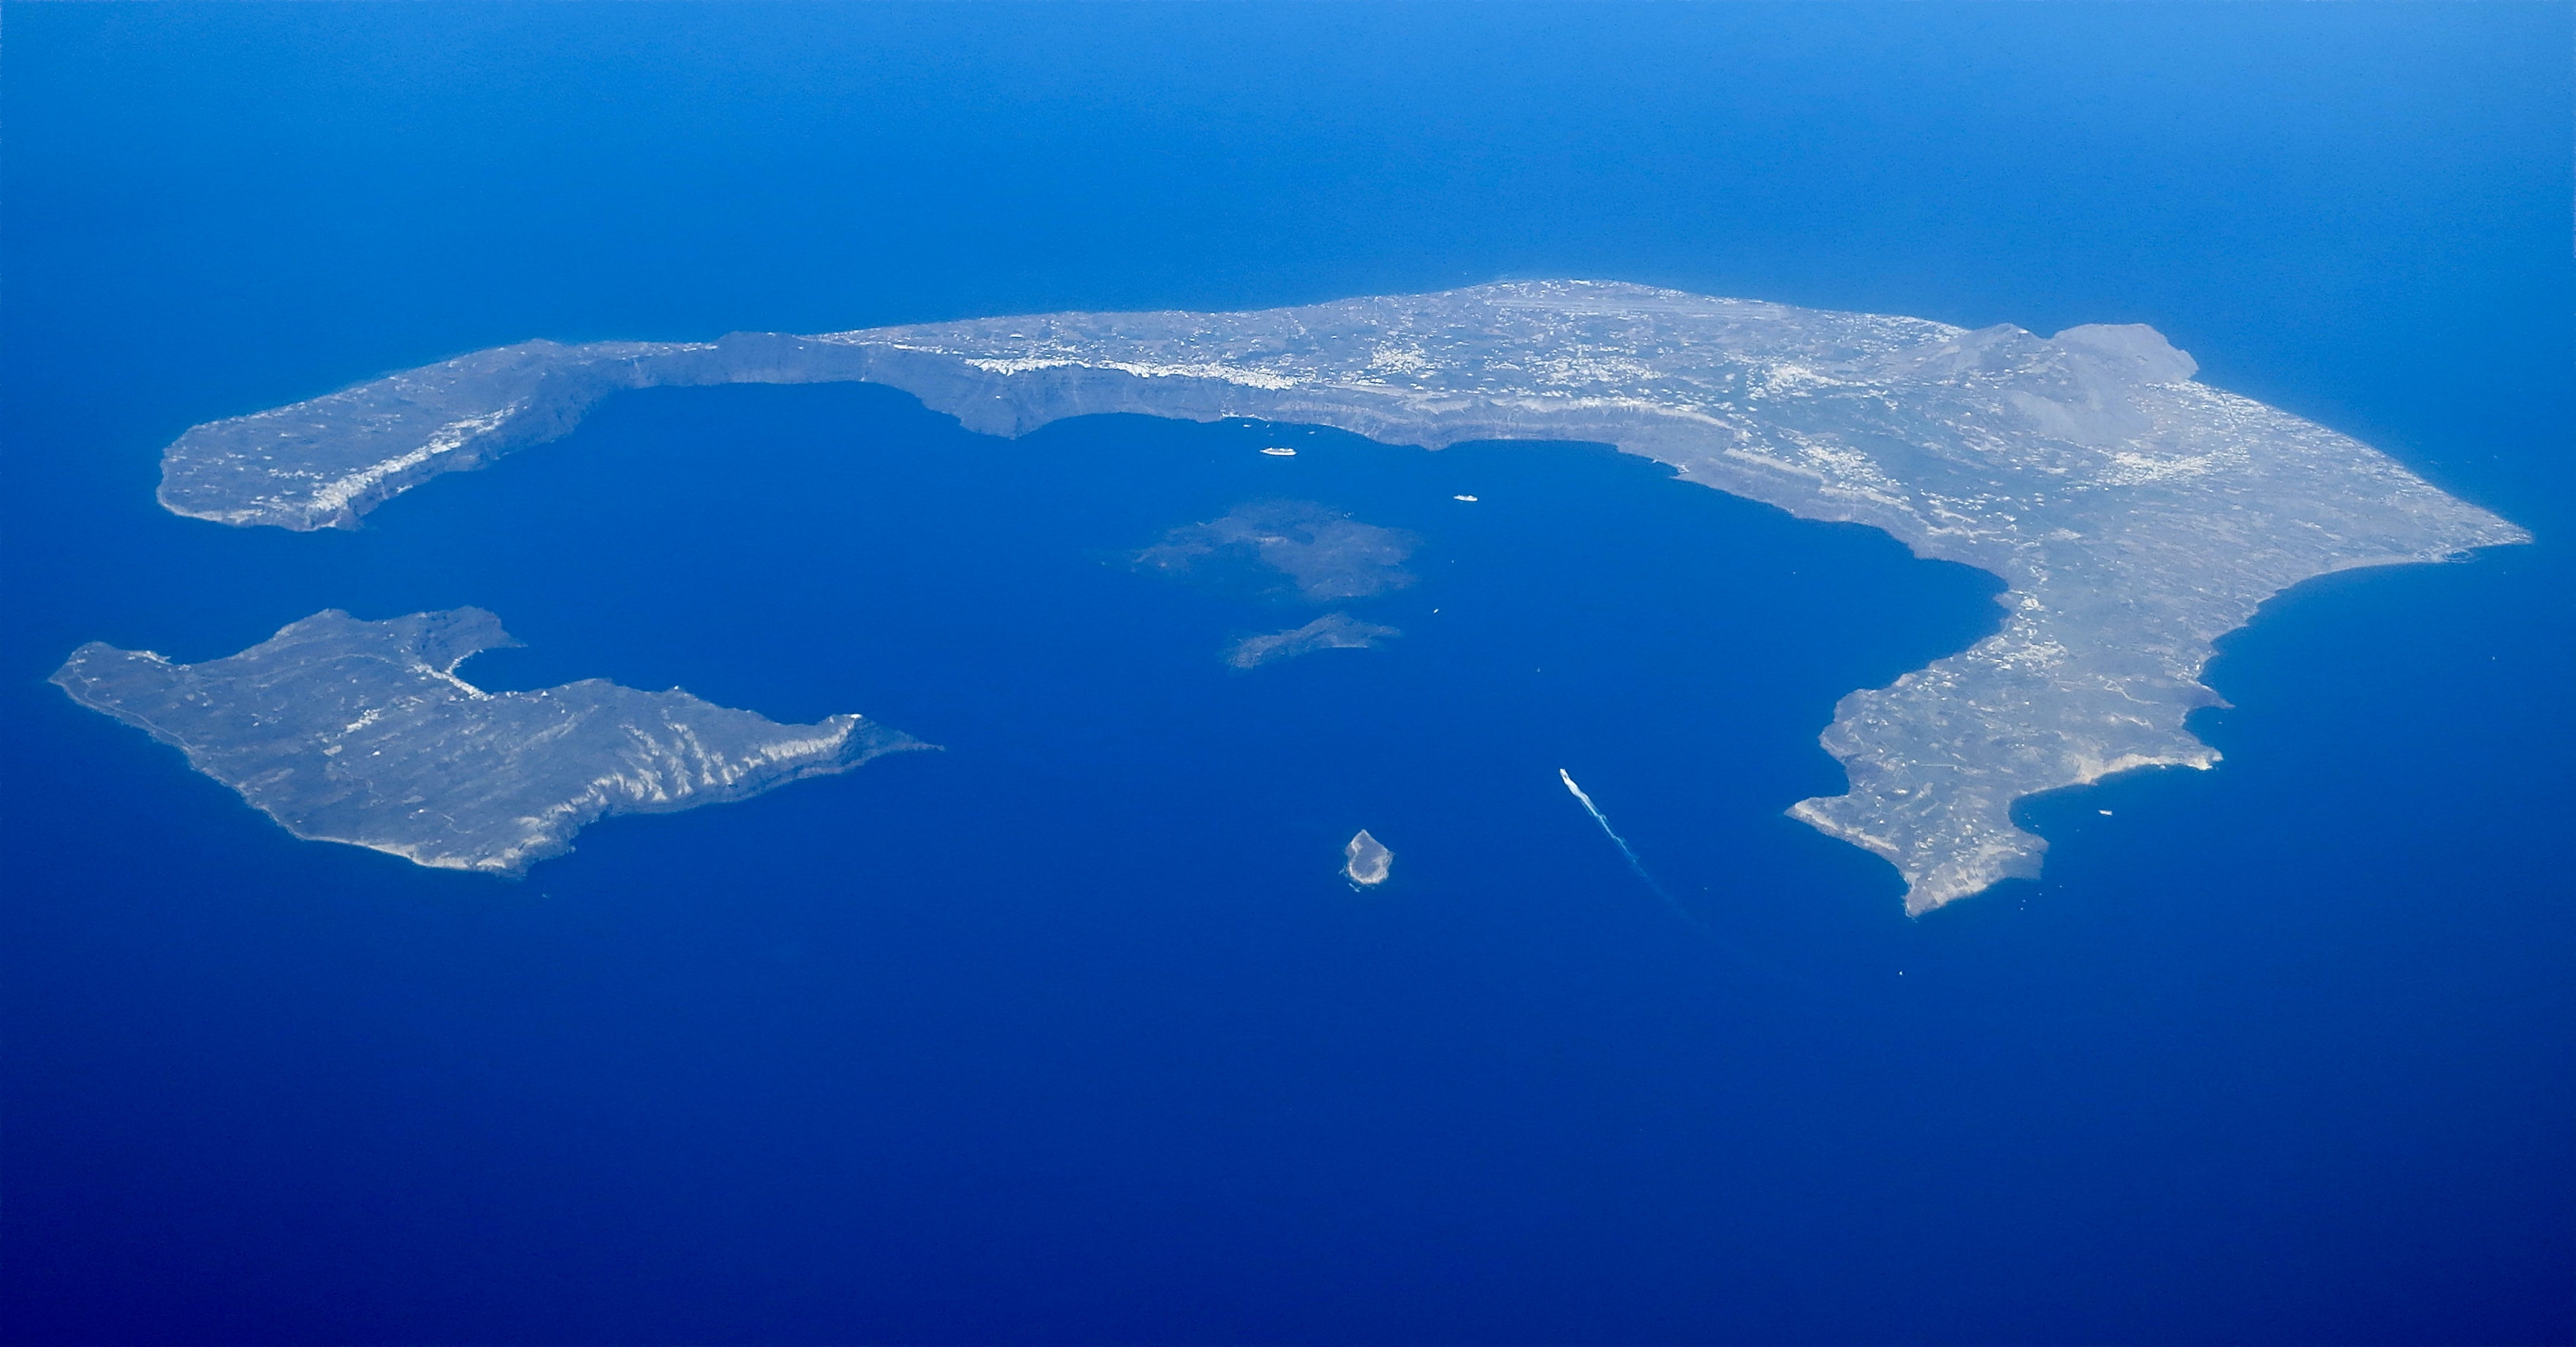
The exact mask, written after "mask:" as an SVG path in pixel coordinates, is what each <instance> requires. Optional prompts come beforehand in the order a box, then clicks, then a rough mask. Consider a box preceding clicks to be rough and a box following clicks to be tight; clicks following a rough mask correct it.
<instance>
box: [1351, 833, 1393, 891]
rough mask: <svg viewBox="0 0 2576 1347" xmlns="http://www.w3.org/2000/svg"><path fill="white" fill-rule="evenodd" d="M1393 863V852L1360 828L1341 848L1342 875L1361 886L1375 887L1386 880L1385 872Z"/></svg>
mask: <svg viewBox="0 0 2576 1347" xmlns="http://www.w3.org/2000/svg"><path fill="white" fill-rule="evenodd" d="M1394 865H1395V853H1394V852H1392V851H1389V850H1387V849H1386V844H1385V843H1383V842H1380V841H1378V840H1377V839H1376V838H1374V837H1371V836H1369V830H1368V829H1366V828H1362V829H1360V830H1359V833H1358V834H1357V835H1356V836H1354V837H1352V838H1351V840H1350V842H1349V844H1347V845H1345V846H1344V847H1343V848H1342V876H1343V877H1344V878H1346V879H1348V880H1350V881H1351V882H1352V883H1353V884H1357V885H1359V886H1360V887H1362V888H1370V889H1373V888H1376V887H1377V886H1378V885H1380V884H1383V883H1385V882H1386V872H1387V871H1388V870H1389V869H1391V868H1392V867H1393V866H1394Z"/></svg>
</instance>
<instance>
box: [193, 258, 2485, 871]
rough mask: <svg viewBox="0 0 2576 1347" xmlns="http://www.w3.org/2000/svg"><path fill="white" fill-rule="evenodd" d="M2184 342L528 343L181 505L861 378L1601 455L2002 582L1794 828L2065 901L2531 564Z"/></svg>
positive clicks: (335, 495) (378, 383) (1552, 290)
mask: <svg viewBox="0 0 2576 1347" xmlns="http://www.w3.org/2000/svg"><path fill="white" fill-rule="evenodd" d="M2196 370H2197V367H2196V366H2195V365H2194V363H2193V362H2192V360H2191V358H2190V357H2189V356H2187V355H2185V354H2183V353H2182V352H2180V351H2178V350H2175V349H2174V348H2173V347H2172V346H2171V345H2169V344H2167V343H2166V341H2165V339H2164V338H2163V337H2162V336H2161V335H2159V334H2158V333H2156V332H2155V331H2154V330H2153V329H2151V328H2147V327H2139V326H2087V327H2076V328H2069V329H2068V330H2066V331H2064V332H2060V333H2058V334H2057V335H2055V336H2054V337H2039V336H2035V335H2033V334H2031V333H2029V332H2025V331H2023V330H2022V329H2020V328H2017V327H2011V326H1999V327H1990V328H1985V329H1982V330H1978V331H1968V330H1965V329H1961V328H1957V327H1952V326H1949V325H1947V324H1944V323H1936V322H1930V321H1926V320H1924V319H1919V318H1898V317H1888V316H1883V315H1877V314H1860V313H1833V312H1825V311H1820V310H1814V309H1797V308H1790V307H1787V306H1784V305H1779V304H1766V303H1758V302H1753V301H1747V300H1735V299H1713V298H1709V297H1706V296H1702V295H1693V294H1684V293H1681V292H1678V291H1672V290H1658V289H1651V288H1648V287H1645V286H1638V285H1626V284H1619V283H1614V282H1598V281H1529V282H1513V283H1508V284H1499V285H1486V286H1478V287H1475V288H1473V289H1467V290H1457V291H1451V292H1448V293H1445V294H1433V295H1406V296H1394V297H1384V298H1372V299H1351V300H1342V301H1338V302H1334V303H1329V304H1316V305H1310V306H1306V307H1302V308H1290V309H1271V310H1265V311H1261V312H1254V313H1181V312H1161V313H1064V314H1054V315H1047V316H1039V317H1018V318H998V319H976V320H971V321H966V322H952V323H934V324H926V325H921V326H913V327H887V328H875V329H871V330H867V331H858V332H840V333H832V334H828V335H823V336H811V337H798V336H785V335H779V334H738V335H735V336H730V337H726V338H724V339H723V340H721V341H715V342H600V343H593V344H589V345H580V346H564V345H558V344H556V343H553V342H543V341H538V342H527V343H524V344H521V345H517V346H507V347H501V348H497V349H494V350H489V351H482V352H478V353H476V354H473V355H467V356H461V357H458V358H457V359H454V360H450V361H447V362H445V363H442V364H437V365H429V366H425V367H423V368H420V369H416V370H411V371H408V372H406V373H402V374H395V375H391V376H388V377H385V378H381V379H377V380H374V381H373V382H370V383H364V384H360V385H358V386H356V387H354V388H350V389H347V390H345V391H342V392H338V393H333V394H330V395H329V396H327V397H321V398H316V399H314V400H312V401H310V402H302V403H297V404H295V405H293V406H290V407H282V408H278V409H276V410H273V411H266V412H259V413H257V414H254V415H250V416H243V417H238V418H235V419H232V420H228V421H216V422H211V423H209V424H206V425H202V426H199V427H197V428H195V429H193V430H190V431H189V432H187V433H186V434H184V435H182V436H181V437H180V438H179V439H178V440H177V441H176V442H175V443H173V444H172V445H171V446H170V447H169V449H168V451H167V452H166V454H165V455H164V457H163V459H162V482H161V501H162V503H163V504H164V505H165V506H167V507H168V508H170V509H171V510H174V511H177V512H179V513H181V514H185V515H192V516H196V517H198V518H203V519H211V520H218V521H221V522H224V523H228V524H242V525H253V524H269V525H276V526H280V527H284V528H290V529H312V528H324V527H347V526H350V525H353V524H355V523H356V521H357V519H358V516H359V515H361V514H363V513H365V512H366V511H367V510H368V509H369V508H371V507H373V506H374V505H375V504H377V503H378V502H380V501H383V500H385V499H386V498H388V497H390V496H392V495H394V494H396V493H397V492H400V491H404V490H407V489H409V488H410V487H412V486H415V485H418V484H419V483H420V482H422V481H425V480H427V479H428V478H430V477H433V476H436V475H438V474H440V473H443V472H450V471H454V470H457V469H461V468H471V467H476V466H479V465H480V464H482V463H484V462H487V461H489V460H490V459H492V458H493V457H495V456H496V455H499V454H504V453H507V452H510V451H511V450H514V449H519V448H523V447H525V446H528V445H531V444H536V443H539V442H541V441H544V440H549V439H552V438H555V437H557V436H559V435H562V434H563V433H564V432H565V431H567V430H569V429H570V428H571V427H572V425H573V424H574V422H575V421H577V420H578V419H579V418H580V417H581V415H582V412H583V410H584V409H585V408H587V407H589V406H590V405H591V404H592V403H594V402H596V401H598V400H599V399H600V398H602V397H605V396H607V395H608V394H609V393H612V392H614V391H616V390H619V389H626V388H645V387H652V386H656V385H675V384H722V383H808V382H823V381H835V380H860V381H866V382H873V383H882V384H889V385H892V386H894V387H897V388H902V389H905V390H907V391H909V392H911V393H913V394H914V395H915V396H918V397H919V398H920V399H921V400H922V401H923V403H925V404H926V405H928V406H930V407H931V408H933V409H936V410H939V411H943V412H947V413H949V414H951V415H954V416H955V417H957V418H958V419H959V420H960V421H961V422H963V423H964V424H965V425H966V426H967V427H969V428H971V429H974V430H978V431H984V432H987V433H990V434H995V435H1017V434H1021V433H1023V432H1025V431H1028V430H1031V429H1033V428H1035V427H1037V426H1040V425H1044V424H1046V423H1047V422H1049V421H1053V420H1057V419H1059V418H1062V417H1068V416H1084V415H1089V414H1093V413H1101V412H1135V413H1145V414H1150V415H1159V416H1174V417H1185V418H1189V419H1193V420H1200V421H1212V420H1217V419H1220V418H1225V417H1249V418H1258V419H1261V420H1266V421H1273V422H1288V423H1303V424H1312V425H1323V426H1332V427H1337V428H1339V429H1342V430H1347V431H1352V432H1355V433H1358V434H1361V435H1367V436H1371V437H1373V438H1376V439H1378V440H1381V441H1386V442H1390V443H1397V444H1412V445H1420V446H1424V447H1428V448H1439V447H1442V446H1444V445H1450V444H1456V443H1459V442H1461V441H1465V440H1513V439H1521V440H1583V441H1594V442H1602V443H1608V444H1612V445H1615V446H1617V447H1618V448H1620V449H1622V450H1625V451H1627V452H1629V453H1633V454H1640V455H1644V456H1646V457H1649V458H1652V459H1655V460H1657V461H1659V462H1663V463H1667V464H1670V465H1671V466H1672V467H1673V468H1675V469H1676V470H1678V472H1679V473H1680V475H1681V476H1683V477H1685V478H1687V479H1689V480H1690V481H1693V482H1698V483H1700V484H1703V485H1706V486H1710V487H1714V488H1716V489H1718V490H1721V491H1728V492H1733V493H1735V494H1737V495H1741V496H1747V497H1751V498H1752V499H1755V500H1760V501H1766V502H1769V503H1771V504H1773V505H1776V506H1779V507H1780V508H1782V509H1784V510H1787V511H1789V512H1791V513H1793V514H1796V515H1799V516H1802V517H1805V518H1809V519H1826V520H1848V521H1854V522H1858V523H1863V524H1868V525H1871V526H1873V527H1876V528H1879V529H1883V530H1885V531H1886V532H1888V533H1890V534H1893V535H1894V536H1895V537H1896V538H1898V539H1899V540H1901V541H1903V542H1904V543H1905V544H1906V545H1907V546H1909V547H1911V548H1912V549H1913V550H1914V551H1915V552H1916V553H1917V554H1918V555H1921V556H1925V557H1939V558H1945V559H1948V560H1952V561H1959V562H1964V563H1967V564H1969V565H1972V566H1977V567H1981V568H1983V569H1985V570H1988V571H1991V572H1993V573H1995V574H1996V575H1999V576H2001V577H2003V578H2004V580H2005V581H2006V583H2007V584H2008V586H2009V588H2008V589H2007V591H2006V592H2005V593H2004V594H2003V595H2001V596H2000V602H2001V603H2002V604H2003V606H2004V608H2005V615H2004V618H2003V621H2002V626H2001V629H2000V630H1998V631H1997V632H1996V633H1995V634H1994V635H1992V636H1989V637H1987V638H1986V639H1984V640H1982V641H1979V642H1978V643H1977V644H1976V645H1974V646H1973V647H1971V648H1969V649H1968V650H1965V651H1962V652H1960V653H1959V654H1956V655H1952V656H1950V657H1948V658H1945V659H1941V660H1937V661H1935V662H1933V663H1932V664H1931V665H1930V666H1929V667H1927V668H1923V669H1918V670H1916V671H1914V672H1913V673H1909V674H1907V675H1905V676H1904V677H1902V678H1899V679H1898V680H1896V682H1895V683H1894V684H1892V685H1891V686H1888V687H1884V688H1877V689H1871V690H1865V691H1859V692H1854V693H1852V694H1851V695H1850V696H1848V697H1845V698H1844V699H1843V701H1842V703H1841V705H1840V706H1839V707H1837V708H1836V713H1835V717H1834V721H1833V723H1832V725H1830V726H1829V727H1827V728H1826V730H1825V732H1824V735H1823V742H1824V746H1825V749H1826V750H1827V751H1828V752H1830V753H1832V754H1833V755H1834V756H1835V757H1836V758H1838V759H1840V760H1841V761H1842V763H1843V765H1844V767H1845V768H1846V769H1847V771H1848V773H1849V776H1850V783H1851V785H1850V790H1849V792H1848V793H1846V794H1843V795H1838V796H1833V797H1830V798H1821V799H1813V800H1806V801H1801V802H1799V803H1798V804H1796V805H1793V806H1792V807H1791V809H1790V812H1791V813H1793V814H1794V815H1796V816H1797V817H1798V818H1800V819H1802V820H1804V821H1806V822H1807V823H1809V824H1812V825H1813V826H1815V827H1817V828H1819V829H1822V830H1823V831H1825V832H1827V833H1830V834H1832V835H1833V836H1835V837H1839V838H1842V839H1844V840H1846V841H1848V842H1851V843H1853V844H1854V845H1857V846H1861V847H1866V848H1868V849H1869V850H1871V851H1873V852H1876V853H1877V854H1879V855H1881V856H1884V857H1886V858H1887V859H1888V860H1889V861H1891V862H1892V863H1894V864H1895V866H1896V868H1897V870H1898V871H1899V872H1900V873H1902V874H1903V875H1904V877H1905V881H1906V885H1907V889H1906V898H1905V901H1906V906H1907V908H1908V909H1909V910H1911V911H1915V912H1922V911H1925V910H1928V909H1930V908H1934V907H1938V906H1940V905H1941V904H1943V903H1946V902H1949V901H1951V900H1952V899H1955V898H1960V897H1964V896H1966V895H1968V894H1972V893H1975V892H1977V891H1979V890H1981V889H1983V888H1985V887H1987V886H1988V885H1991V884H1993V883H1995V882H1996V881H1997V880H2000V879H2004V878H2007V877H2012V876H2030V875H2035V874H2037V873H2038V870H2039V862H2040V856H2041V853H2042V852H2043V851H2044V850H2045V849H2046V846H2047V844H2046V843H2045V842H2043V841H2042V840H2041V839H2039V838H2037V837H2035V836H2032V835H2031V834H2029V833H2027V832H2024V831H2022V830H2021V829H2020V828H2018V827H2016V826H2015V825H2014V823H2013V820H2012V807H2013V802H2014V801H2016V800H2019V799H2021V798H2022V797H2024V796H2027V795H2031V794H2034V793H2037V792H2040V791H2046V790H2055V789H2059V788H2061V787H2066V786H2074V785H2081V784H2083V783H2086V782H2090V781H2094V780H2098V779H2099V778H2101V777H2102V776H2104V775H2106V774H2108V773H2111V772H2118V771H2124V770H2127V769H2130V768H2136V767H2151V766H2159V765H2171V766H2188V767H2207V766H2209V765H2210V764H2211V763H2213V762H2215V761H2216V760H2217V755H2216V753H2214V752H2213V751H2212V750H2211V749H2210V748H2209V747H2208V746H2207V745H2205V744H2203V743H2201V742H2200V741H2199V740H2198V739H2195V738H2193V737H2192V735H2191V734H2189V733H2188V732H2187V731H2186V730H2185V729H2184V728H2183V718H2184V717H2185V716H2186V715H2188V714H2189V713H2190V712H2191V711H2192V710H2194V709H2195V708H2198V707H2203V706H2208V705H2212V704H2213V703H2215V701H2216V700H2217V699H2216V695H2215V694H2214V693H2212V692H2211V691H2210V690H2209V689H2208V688H2207V687H2205V686H2203V685H2202V684H2201V682H2200V674H2201V670H2202V668H2203V666H2204V665H2205V664H2206V663H2207V662H2208V660H2209V658H2210V654H2211V642H2212V641H2214V640H2215V639H2217V638H2218V637H2219V636H2220V635H2222V634H2224V633H2226V632H2228V631H2231V630H2234V629H2235V628H2237V627H2239V626H2242V625H2243V624H2244V623H2245V622H2246V620H2247V619H2248V618H2250V617H2252V616H2253V614H2254V611H2255V609H2256V608H2257V607H2258V606H2260V605H2261V604H2262V603H2263V601H2264V600H2265V599H2268V598H2270V597H2271V596H2272V595H2274V594H2277V593H2279V592H2280V591H2282V590H2284V589H2287V588H2289V587H2290V586H2292V585H2295V584H2297V583H2299V582H2300V581H2302V580H2306V579H2309V578H2311V577H2313V576H2318V575H2323V574H2326V573H2328V572H2331V571H2340V570H2347V569H2350V568H2353V567H2357V566H2381V565H2390V564H2395V563H2403V562H2425V561H2439V560H2443V559H2446V558H2450V557H2454V556H2457V555H2459V554H2461V553H2463V552H2465V551H2466V550H2468V549H2471V548H2477V547H2486V546H2492V545H2496V544H2501V543H2516V542H2523V541H2527V540H2528V536H2529V535H2527V534H2525V533H2524V532H2523V531H2522V530H2521V529H2519V528H2517V527H2515V526H2514V525H2512V524H2510V523H2507V522H2506V521H2504V520H2502V519H2499V518H2497V517H2496V516H2494V515H2492V514H2490V513H2488V512H2486V511H2485V510H2481V509H2479V508H2477V507H2476V506H2473V505H2469V504H2467V503H2465V502H2462V501H2459V500H2456V499H2453V498H2452V497H2450V496H2448V495H2446V494H2444V493H2443V492H2442V491H2440V490H2438V489H2436V488H2435V487H2433V486H2432V485H2430V484H2429V483H2427V482H2425V481H2424V480H2423V479H2421V478H2419V477H2417V476H2416V475H2415V474H2413V473H2411V472H2409V471H2407V470H2406V468H2405V467H2404V466H2402V465H2401V464H2399V463H2397V462H2396V461H2395V460H2393V459H2390V458H2389V457H2388V456H2386V455H2384V454H2381V453H2379V452H2378V451H2377V450H2374V449H2372V448H2370V447H2369V446H2368V445H2365V444H2362V443H2360V442H2358V441H2356V440H2353V439H2351V438H2350V437H2348V436H2345V435H2341V434H2337V433H2336V432H2334V431H2331V430H2328V429H2326V428H2324V427H2322V426H2318V425H2315V424H2313V423H2311V422H2308V421H2304V420H2301V419H2300V418H2298V417H2296V416H2292V415H2290V414H2288V413H2286V412H2282V411H2279V410H2276V409H2274V408H2271V407H2267V406H2264V405H2263V404H2261V403H2258V402H2255V401H2253V400H2251V399H2248V398H2244V397H2239V396H2237V395H2235V394H2232V393H2227V392H2223V391H2221V390H2219V389H2215V388H2211V387H2209V386H2207V385H2205V384H2201V383H2198V382H2196V381H2195V380H2194V379H2193V377H2192V376H2193V374H2194V373H2195V372H2196Z"/></svg>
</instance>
